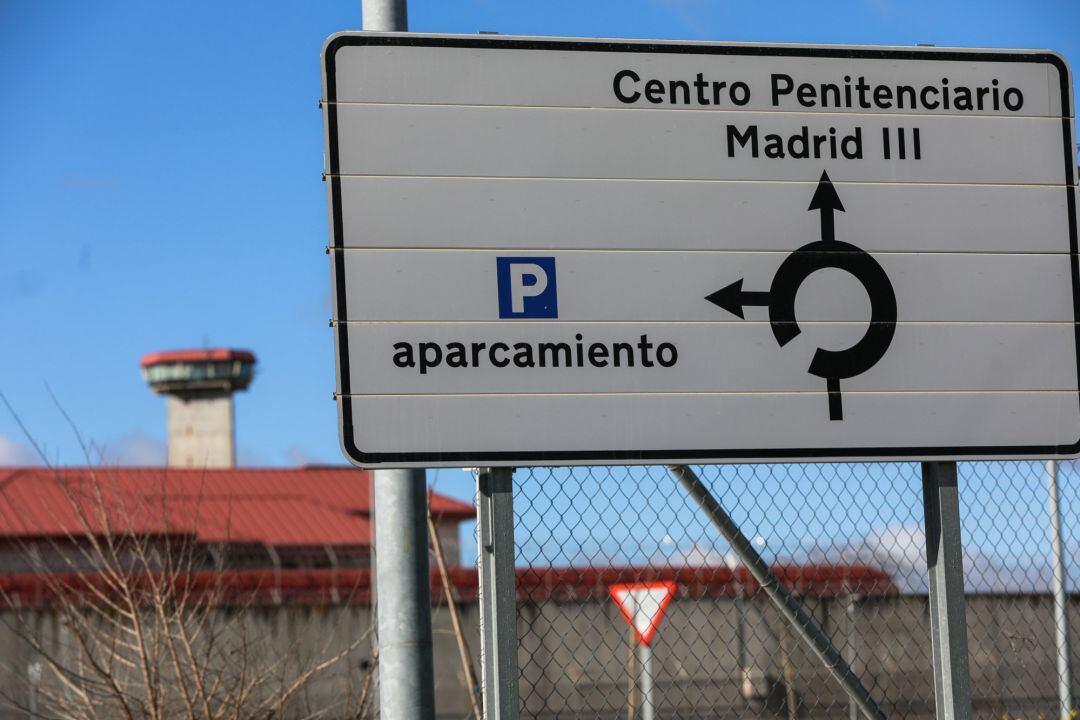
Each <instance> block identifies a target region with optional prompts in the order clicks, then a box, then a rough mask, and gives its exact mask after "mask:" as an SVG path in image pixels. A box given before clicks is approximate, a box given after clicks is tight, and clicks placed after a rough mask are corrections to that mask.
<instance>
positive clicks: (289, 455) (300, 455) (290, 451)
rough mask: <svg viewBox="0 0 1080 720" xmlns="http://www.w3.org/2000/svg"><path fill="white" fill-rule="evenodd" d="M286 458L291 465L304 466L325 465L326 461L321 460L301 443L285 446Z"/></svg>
mask: <svg viewBox="0 0 1080 720" xmlns="http://www.w3.org/2000/svg"><path fill="white" fill-rule="evenodd" d="M285 459H286V460H287V461H288V462H289V464H290V465H295V466H297V467H302V466H304V465H324V464H325V461H323V460H320V459H319V458H317V457H315V456H314V455H312V454H311V453H309V452H308V451H307V450H305V449H304V448H302V447H300V446H299V445H290V446H289V447H287V448H285Z"/></svg>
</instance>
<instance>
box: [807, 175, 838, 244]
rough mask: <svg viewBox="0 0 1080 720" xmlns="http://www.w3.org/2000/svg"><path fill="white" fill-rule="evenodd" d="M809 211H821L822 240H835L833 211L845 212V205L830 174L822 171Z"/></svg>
mask: <svg viewBox="0 0 1080 720" xmlns="http://www.w3.org/2000/svg"><path fill="white" fill-rule="evenodd" d="M807 210H820V211H821V239H822V240H826V241H832V240H835V239H836V232H835V229H834V226H833V211H834V210H839V211H840V212H844V204H843V203H842V202H840V196H839V195H837V194H836V188H834V187H833V184H832V180H830V179H829V173H828V172H825V171H822V173H821V179H820V180H818V184H817V189H816V190H814V197H812V198H810V207H808V208H807Z"/></svg>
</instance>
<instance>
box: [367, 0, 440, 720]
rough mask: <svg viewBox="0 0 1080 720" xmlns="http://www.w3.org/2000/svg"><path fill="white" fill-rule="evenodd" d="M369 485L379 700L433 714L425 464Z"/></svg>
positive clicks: (386, 712) (377, 10) (388, 12)
mask: <svg viewBox="0 0 1080 720" xmlns="http://www.w3.org/2000/svg"><path fill="white" fill-rule="evenodd" d="M362 12H363V25H364V29H365V30H373V31H378V32H405V31H407V30H408V29H409V23H408V12H407V7H406V2H405V0H363V3H362ZM374 475H375V479H374V482H373V485H374V495H375V498H374V515H375V549H376V558H375V563H376V572H375V592H376V595H377V598H376V604H377V606H378V628H379V706H380V717H382V718H384V720H398V719H399V718H400V720H406V719H407V720H430V719H431V718H434V717H435V673H434V669H433V660H432V647H431V576H430V574H429V570H428V534H427V482H426V479H425V477H424V471H423V469H405V470H376V471H375V473H374Z"/></svg>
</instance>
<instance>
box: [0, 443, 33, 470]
mask: <svg viewBox="0 0 1080 720" xmlns="http://www.w3.org/2000/svg"><path fill="white" fill-rule="evenodd" d="M40 464H41V458H39V457H38V455H37V453H36V452H34V449H33V448H31V447H30V446H28V445H24V444H23V443H20V442H17V441H15V440H12V439H11V438H9V437H8V436H6V435H0V465H4V466H13V465H40Z"/></svg>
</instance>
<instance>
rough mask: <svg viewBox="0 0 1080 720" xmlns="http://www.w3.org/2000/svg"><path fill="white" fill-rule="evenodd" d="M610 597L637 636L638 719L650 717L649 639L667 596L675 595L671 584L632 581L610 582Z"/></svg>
mask: <svg viewBox="0 0 1080 720" xmlns="http://www.w3.org/2000/svg"><path fill="white" fill-rule="evenodd" d="M610 589H611V597H612V598H613V599H614V600H615V603H616V604H617V605H618V606H619V610H620V611H621V612H622V615H623V617H624V618H626V621H627V622H628V623H630V627H631V628H633V629H634V635H635V636H636V637H637V641H638V642H637V655H638V687H639V688H640V690H641V720H653V718H654V716H655V705H654V704H653V671H652V645H651V643H652V639H653V635H655V634H656V628H657V627H659V625H660V620H661V619H662V618H663V617H664V610H665V609H666V608H667V606H668V603H670V602H671V598H672V597H674V595H675V583H673V582H654V583H633V584H629V585H612V586H611V588H610Z"/></svg>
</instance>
